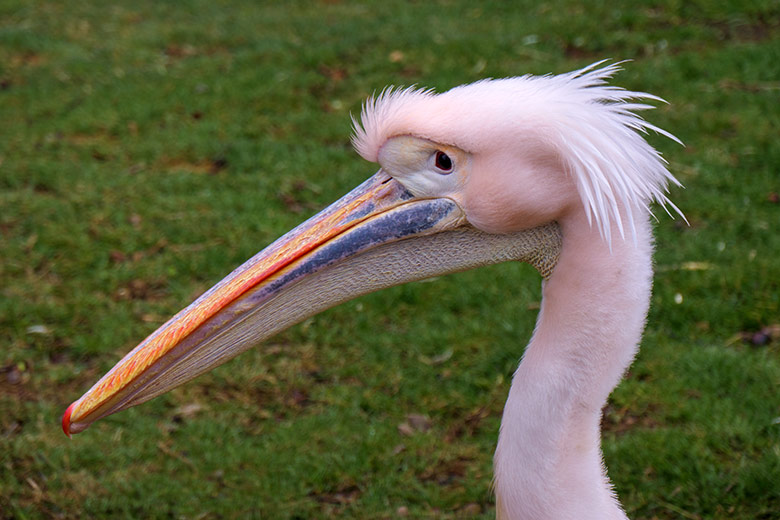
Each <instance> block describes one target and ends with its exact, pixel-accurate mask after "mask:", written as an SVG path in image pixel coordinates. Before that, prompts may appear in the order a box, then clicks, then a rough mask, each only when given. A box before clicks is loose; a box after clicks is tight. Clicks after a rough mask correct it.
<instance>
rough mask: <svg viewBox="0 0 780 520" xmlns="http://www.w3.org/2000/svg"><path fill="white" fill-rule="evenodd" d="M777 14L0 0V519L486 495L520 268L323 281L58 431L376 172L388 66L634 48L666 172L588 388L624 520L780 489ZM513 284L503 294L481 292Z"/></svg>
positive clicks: (390, 504)
mask: <svg viewBox="0 0 780 520" xmlns="http://www.w3.org/2000/svg"><path fill="white" fill-rule="evenodd" d="M779 36H780V9H778V7H777V4H776V3H775V2H771V1H759V0H756V1H753V2H743V1H739V2H737V1H731V2H707V1H704V0H700V1H692V2H676V1H672V0H668V1H662V2H652V3H650V2H617V3H616V2H593V3H591V4H589V6H588V7H587V8H585V7H583V6H581V5H580V4H579V3H576V2H569V1H564V0H555V1H552V2H547V3H544V4H537V3H535V2H519V3H511V4H510V3H503V2H496V3H495V4H492V3H479V4H475V3H474V2H460V1H446V2H445V1H442V2H419V3H406V2H377V3H376V4H375V5H367V4H364V3H350V2H338V1H336V2H320V3H313V2H285V3H278V4H276V3H267V4H263V3H249V2H245V3H238V2H235V3H234V2H221V1H220V2H211V1H209V2H206V1H198V0H193V1H187V2H176V3H173V2H171V3H166V2H152V1H139V2H135V3H132V4H129V3H119V4H115V3H105V2H51V1H49V2H43V1H41V2H27V1H21V0H3V1H2V2H0V115H1V116H2V124H1V125H0V251H1V252H2V254H1V255H0V259H1V260H0V291H1V292H0V294H1V295H2V296H1V297H0V345H1V347H0V517H2V518H19V519H22V518H31V519H32V518H104V517H111V518H171V517H175V518H246V517H249V518H252V517H256V518H261V517H262V518H328V517H331V516H338V517H342V518H368V519H370V518H395V517H401V516H407V517H409V518H461V517H480V518H491V517H492V516H493V514H494V512H493V511H494V503H493V498H492V496H491V493H490V478H491V456H492V449H493V447H494V445H495V440H496V433H497V428H498V424H499V420H500V415H501V410H502V405H503V402H504V399H505V396H506V392H507V389H508V385H509V379H510V376H511V374H512V371H513V369H514V368H515V366H516V363H517V360H518V358H519V356H520V354H521V353H522V345H524V344H525V342H526V341H527V338H528V337H529V335H530V333H531V330H532V327H533V323H534V319H535V313H536V311H535V310H534V305H533V304H534V302H537V301H538V298H539V294H538V277H537V275H536V274H535V273H534V272H533V270H532V269H531V268H529V267H528V266H522V265H509V264H507V265H499V266H493V267H490V268H486V269H482V270H479V271H474V272H468V273H463V274H461V275H457V276H452V277H444V278H440V279H436V280H434V281H432V282H429V283H417V284H411V285H408V286H403V287H397V288H394V289H390V290H387V291H384V292H382V293H378V294H374V295H369V296H367V297H364V298H361V299H359V300H356V301H353V302H350V303H348V304H345V305H343V306H341V307H339V308H336V309H333V310H331V311H329V312H326V313H324V314H322V315H320V316H317V317H315V318H312V319H310V320H307V321H306V322H305V323H303V324H302V325H299V326H297V327H294V328H293V329H291V330H289V331H287V332H285V333H283V334H281V335H279V336H278V337H276V338H275V339H274V340H273V341H272V342H270V343H269V344H267V345H264V346H262V347H260V348H257V349H253V350H251V351H250V352H248V353H246V354H244V355H243V356H241V357H240V358H239V359H237V360H235V361H234V362H231V363H229V364H228V365H226V366H224V367H221V368H219V369H217V370H216V371H214V372H213V373H211V374H209V375H207V376H204V377H202V378H200V379H199V380H197V381H196V382H193V383H190V384H188V385H186V386H184V387H182V388H179V389H177V390H175V391H173V392H172V393H170V394H168V395H166V396H163V397H161V398H158V399H156V400H154V401H152V402H150V403H148V404H145V405H143V406H141V407H138V408H135V409H132V410H129V411H127V412H123V413H121V414H118V415H116V416H114V417H112V418H109V419H107V420H104V421H101V422H100V423H97V424H96V425H95V426H93V427H92V428H91V429H90V430H89V431H88V432H87V433H84V434H83V435H81V436H79V437H77V438H75V439H74V440H73V441H69V440H68V439H66V438H65V437H64V436H63V435H62V433H61V431H60V428H59V418H60V415H61V413H62V411H63V410H64V408H65V407H66V406H67V404H68V403H70V402H71V401H72V400H73V399H75V398H77V397H78V396H79V395H81V393H82V392H83V391H84V390H86V389H87V388H88V387H89V386H90V385H91V384H92V383H93V382H94V381H95V380H96V379H97V378H98V377H99V376H100V375H101V374H102V373H103V372H104V371H106V370H107V369H108V368H110V366H112V365H113V363H114V362H115V361H116V360H117V359H118V358H119V357H120V356H121V355H122V354H123V353H125V352H126V351H127V350H129V349H130V348H132V347H133V346H134V345H135V344H136V343H137V342H138V340H140V339H141V338H143V337H144V336H145V335H146V334H148V333H149V332H151V331H152V330H153V329H155V328H156V327H157V326H158V325H159V324H160V323H161V322H162V321H164V320H165V319H166V318H167V317H168V316H169V315H171V314H172V313H174V312H176V311H177V310H178V309H179V308H181V307H182V306H183V305H185V304H186V303H188V302H189V301H190V300H191V299H192V298H193V297H195V296H196V295H198V294H199V293H200V292H202V291H203V290H205V289H206V288H208V287H209V286H210V285H211V284H212V283H214V282H216V281H217V280H219V279H220V278H221V277H222V276H223V275H225V274H226V273H228V272H229V271H230V270H231V269H232V268H233V267H235V266H236V265H238V264H239V263H241V262H242V261H243V260H245V259H246V258H248V257H249V256H251V255H252V254H253V253H255V252H256V251H257V250H258V249H260V248H261V247H262V246H263V245H265V244H267V243H269V242H270V241H271V240H272V239H273V238H275V237H276V236H278V235H279V234H281V233H282V232H284V231H286V230H287V229H289V228H290V227H292V226H293V225H295V224H296V223H298V222H299V221H301V220H302V219H303V218H305V217H306V216H308V215H310V214H311V213H313V212H314V211H315V210H317V209H318V208H320V207H322V206H324V205H326V204H327V203H329V202H330V201H332V200H335V199H336V198H337V197H338V196H340V195H341V194H342V193H344V192H345V191H346V190H347V189H349V188H350V187H352V186H354V185H356V184H357V183H358V182H359V181H360V180H362V179H364V178H365V177H367V176H368V175H369V174H370V173H372V171H373V168H374V166H373V165H369V164H366V163H365V162H363V161H361V160H359V159H357V158H356V155H355V153H354V152H353V151H352V150H351V148H350V145H349V139H348V135H349V132H350V120H349V114H350V113H353V114H354V113H356V112H358V111H359V107H360V103H361V101H362V100H363V99H364V98H365V97H366V96H367V95H369V94H370V93H372V92H374V91H375V90H378V89H381V88H382V87H383V86H385V85H386V84H396V85H410V84H419V85H424V86H429V87H434V88H436V89H439V90H442V89H446V88H449V87H452V86H455V85H458V84H461V83H464V82H469V81H473V80H476V79H478V78H482V77H487V76H492V77H502V76H511V75H517V74H523V73H526V72H530V73H547V72H564V71H568V70H572V69H574V68H578V67H581V66H584V65H586V64H588V63H591V62H593V61H596V60H598V59H601V58H614V59H632V60H633V62H631V63H628V64H626V66H625V68H626V70H625V72H623V73H621V74H620V75H619V77H618V78H617V79H616V82H617V84H619V85H621V86H624V87H626V88H629V89H637V90H646V91H649V92H652V93H655V94H658V95H660V96H662V97H664V98H665V99H667V100H668V101H669V102H670V104H669V105H663V106H660V107H659V108H658V110H656V111H654V112H653V113H651V114H648V117H649V118H650V119H651V121H652V122H653V123H655V124H657V125H659V126H661V127H663V128H666V129H669V130H670V131H672V132H673V133H675V134H676V135H677V136H679V137H680V138H681V139H682V140H683V141H685V143H686V147H685V148H682V147H679V146H677V145H674V144H673V143H671V142H666V141H665V140H663V139H661V138H657V137H651V141H652V143H653V144H654V145H656V146H657V147H658V148H659V149H660V150H661V151H662V152H663V153H664V155H665V157H666V158H668V160H669V161H670V165H671V170H672V171H673V172H674V173H675V174H676V175H677V176H678V177H679V178H680V179H681V180H682V182H683V183H684V184H685V185H686V187H687V189H685V190H674V191H673V193H672V198H673V200H674V201H675V202H676V204H677V205H678V206H680V207H681V208H682V209H683V210H684V211H685V213H686V215H687V217H688V219H689V221H690V223H691V225H690V227H686V226H684V225H682V224H681V223H680V222H679V221H672V220H670V219H668V218H667V217H665V216H663V215H661V216H660V218H659V222H658V224H657V254H656V263H657V275H656V280H655V293H654V296H653V301H652V307H651V311H650V316H649V320H648V331H647V333H646V335H645V339H644V342H643V345H642V350H641V353H640V355H639V357H638V359H637V360H636V362H635V364H634V365H633V367H632V369H631V371H630V373H629V375H628V377H627V379H626V380H625V381H624V382H623V383H622V384H621V385H620V386H619V387H618V389H617V390H616V391H615V392H614V393H613V395H612V397H611V399H610V403H609V405H608V407H607V408H606V410H605V419H604V426H605V432H604V443H603V444H604V452H605V458H606V462H607V465H608V467H609V468H610V475H611V477H612V479H613V481H614V483H615V487H616V490H617V492H618V494H619V495H620V497H621V499H622V501H623V503H624V504H625V507H626V509H627V511H628V512H629V515H630V516H631V517H632V518H636V519H666V518H689V519H705V518H706V519H709V518H716V519H726V518H728V519H760V518H762V519H768V518H778V515H780V513H778V512H779V511H780V484H779V483H780V424H778V422H779V421H778V417H780V401H779V400H778V398H777V396H778V393H780V337H779V336H780V332H778V323H780V302H779V300H780V288H779V287H778V281H780V261H778V253H780V235H778V233H777V230H778V228H779V227H780V204H779V203H778V191H780V183H779V182H778V179H779V177H778V171H780V144H778V139H777V136H778V131H779V130H780V109H778V106H780V73H779V72H778V65H777V64H778V62H780V47H778V46H777V40H778V37H779ZM507 287H510V288H512V294H507V290H506V288H507Z"/></svg>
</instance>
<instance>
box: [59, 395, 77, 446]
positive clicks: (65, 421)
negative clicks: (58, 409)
mask: <svg viewBox="0 0 780 520" xmlns="http://www.w3.org/2000/svg"><path fill="white" fill-rule="evenodd" d="M75 405H76V403H75V402H73V403H71V404H70V406H68V409H67V410H65V413H64V414H62V431H64V432H65V435H67V436H68V438H69V439H70V438H72V437H71V433H70V414H71V412H73V407H74V406H75Z"/></svg>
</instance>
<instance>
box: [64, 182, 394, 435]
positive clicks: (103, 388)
mask: <svg viewBox="0 0 780 520" xmlns="http://www.w3.org/2000/svg"><path fill="white" fill-rule="evenodd" d="M388 180H390V177H389V176H387V175H385V174H381V175H375V176H373V177H371V178H370V179H369V180H368V181H366V182H365V183H364V184H363V185H361V186H359V187H358V188H356V189H355V190H354V191H353V192H351V193H350V194H349V195H347V196H346V197H344V198H343V199H342V200H341V201H339V203H338V204H335V205H333V206H331V207H329V208H328V209H327V210H325V211H323V212H322V213H320V214H318V215H315V216H314V217H312V218H311V219H309V220H308V221H306V222H304V223H303V224H301V225H300V226H298V227H297V228H295V229H294V230H292V231H291V232H289V233H288V234H286V235H285V236H283V237H282V238H280V239H279V240H277V242H276V243H275V244H272V245H271V246H270V247H268V248H267V249H265V250H263V251H262V252H261V253H259V254H258V255H255V257H254V258H252V259H250V260H249V261H248V262H246V263H245V264H244V265H242V266H241V267H239V268H238V269H236V270H235V271H234V272H233V273H232V274H231V275H230V276H228V277H227V278H225V279H224V280H222V281H221V282H220V283H219V284H217V285H216V286H214V287H213V288H212V289H210V290H209V291H207V292H206V293H204V294H203V295H202V296H201V297H200V298H198V299H197V300H196V301H195V302H193V303H192V304H191V305H189V306H188V307H186V308H185V309H183V310H182V311H180V312H179V313H178V314H176V315H175V316H173V317H172V318H171V319H170V320H168V322H166V323H165V324H164V325H162V326H161V327H160V328H159V329H157V331H155V332H154V333H152V334H151V335H150V336H149V337H147V338H146V339H145V340H144V341H143V342H142V343H140V344H139V345H138V346H137V347H136V348H135V349H134V350H133V351H132V352H131V354H129V355H127V356H126V357H125V358H124V359H123V360H122V361H120V362H119V363H118V364H117V365H116V366H115V367H114V368H113V369H112V370H111V371H110V372H109V373H108V374H106V375H105V376H104V377H103V378H102V379H101V380H100V381H98V382H97V383H96V384H95V386H94V387H92V389H90V390H89V391H88V392H87V393H86V394H85V395H84V396H82V398H81V399H79V400H78V401H75V402H74V403H72V404H71V405H70V406H69V407H68V408H67V410H66V411H65V414H64V415H63V417H62V429H63V431H64V432H65V434H66V435H68V436H70V435H71V433H76V432H73V431H72V429H71V421H74V422H80V421H81V420H82V419H84V418H85V417H87V416H89V415H91V414H92V413H94V412H95V411H97V410H98V409H99V407H100V406H101V405H103V404H104V403H106V402H107V401H109V400H110V399H111V397H112V396H113V395H115V394H116V393H117V392H118V391H119V390H120V389H121V388H122V387H124V386H126V385H127V384H128V383H129V382H132V381H133V380H134V379H135V378H137V377H138V376H139V375H140V374H142V373H143V372H144V370H146V369H147V368H148V367H149V366H150V365H152V364H153V363H155V362H157V361H158V360H159V359H160V358H161V357H162V356H164V355H165V354H166V353H167V352H169V351H170V350H171V349H172V348H173V347H175V346H176V345H177V344H178V343H179V342H180V341H181V340H182V339H183V338H184V337H186V336H187V335H189V334H191V333H192V332H193V331H194V330H195V329H197V328H198V327H200V326H201V325H203V324H204V323H205V322H206V321H207V320H209V319H210V318H212V317H213V316H214V315H215V314H217V313H218V312H219V311H220V310H221V309H223V308H225V307H226V306H227V305H229V304H230V303H232V302H234V301H235V300H237V299H238V298H239V297H240V296H241V295H243V294H245V293H246V292H247V291H249V290H250V289H252V288H253V287H255V286H257V285H258V284H259V283H261V282H263V281H264V280H266V279H267V278H268V277H270V276H271V275H273V274H274V273H276V272H278V271H279V270H280V269H283V268H284V267H285V266H287V265H289V264H291V263H292V262H294V261H295V260H297V259H299V258H301V257H302V256H304V255H306V254H307V253H309V252H311V251H312V250H313V249H315V248H317V247H319V246H320V245H322V244H324V243H325V242H327V241H329V240H331V239H333V238H334V237H336V236H337V235H339V234H341V233H343V232H344V231H346V230H348V229H350V228H352V227H354V226H356V225H357V224H359V223H361V222H363V221H365V220H366V219H368V218H369V217H371V216H372V215H376V214H377V213H379V212H382V211H387V210H389V209H392V208H393V207H395V206H397V205H398V204H399V200H400V199H402V198H403V197H399V195H398V185H397V183H388V182H387V181H388ZM77 431H80V430H77Z"/></svg>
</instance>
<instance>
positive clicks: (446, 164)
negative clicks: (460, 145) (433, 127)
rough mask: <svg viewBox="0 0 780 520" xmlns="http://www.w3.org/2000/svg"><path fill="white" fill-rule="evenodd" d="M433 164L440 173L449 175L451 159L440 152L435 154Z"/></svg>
mask: <svg viewBox="0 0 780 520" xmlns="http://www.w3.org/2000/svg"><path fill="white" fill-rule="evenodd" d="M435 164H436V167H437V168H438V169H439V170H441V172H442V173H450V172H451V171H452V159H450V156H449V155H447V154H446V153H444V152H442V151H437V152H436V162H435Z"/></svg>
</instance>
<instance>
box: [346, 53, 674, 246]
mask: <svg viewBox="0 0 780 520" xmlns="http://www.w3.org/2000/svg"><path fill="white" fill-rule="evenodd" d="M604 63H605V62H604V61H600V62H596V63H593V64H592V65H589V66H587V67H585V68H583V69H580V70H577V71H573V72H569V73H566V74H560V75H557V76H552V75H548V76H521V77H515V78H506V79H486V80H482V81H478V82H476V83H472V84H469V85H462V86H459V87H455V88H453V89H452V90H449V91H447V92H444V93H441V94H436V93H434V92H433V91H431V90H424V89H418V88H416V87H409V88H405V89H401V88H387V89H385V90H383V91H382V92H381V93H380V94H379V95H378V96H372V97H370V98H369V99H368V100H367V101H366V102H365V104H364V105H363V109H362V112H361V115H360V121H359V122H358V121H357V120H355V119H354V118H353V125H354V135H353V138H352V143H353V145H354V147H355V149H356V150H357V152H358V153H359V154H360V155H361V156H362V157H363V158H365V159H367V160H369V161H372V162H376V160H377V156H378V153H379V150H380V148H381V147H382V145H383V144H384V143H385V142H386V141H387V139H389V138H391V137H394V136H398V135H414V136H417V137H422V138H426V139H430V140H432V141H435V142H440V143H443V144H449V145H454V146H457V147H459V148H461V149H463V150H465V151H467V152H470V153H472V154H478V153H489V152H490V151H491V150H495V149H496V148H497V147H505V146H517V144H518V143H520V142H523V141H524V140H531V139H534V140H535V141H537V142H540V141H541V142H544V143H546V144H547V145H549V146H551V147H553V148H554V149H555V150H556V151H557V153H558V154H559V155H560V157H561V158H562V160H563V163H564V164H565V165H566V168H567V172H568V173H569V174H570V175H571V176H572V177H573V178H574V180H575V183H576V185H577V189H578V192H579V195H580V199H581V200H582V203H583V205H584V206H585V208H586V212H587V215H588V219H589V221H590V222H591V225H595V226H597V227H598V229H599V231H600V233H601V236H602V238H603V239H604V240H606V241H607V242H610V243H611V240H612V237H611V231H610V230H611V227H612V226H611V225H612V224H613V223H614V224H615V225H616V228H617V230H618V232H619V233H620V235H621V237H623V238H624V237H625V230H624V223H623V221H622V218H621V214H620V207H621V205H622V206H623V207H624V208H626V212H627V215H626V217H627V220H629V226H633V218H632V211H637V210H642V211H644V210H647V208H648V207H649V205H650V204H651V203H652V202H656V203H658V204H660V205H662V206H663V207H664V209H665V210H666V212H667V213H669V214H670V215H672V214H673V213H676V214H678V215H680V216H681V217H682V218H683V219H684V218H685V216H684V215H683V214H682V212H681V211H680V210H679V209H678V208H677V207H676V206H675V205H674V204H673V203H672V202H671V201H670V200H669V198H668V197H667V193H668V185H669V183H672V184H674V185H676V186H680V183H679V181H678V180H677V179H676V178H675V177H674V176H673V175H672V174H671V173H670V172H669V171H668V169H667V168H666V161H664V159H663V157H662V156H661V155H660V153H658V152H657V151H656V150H655V149H654V148H653V147H652V146H650V144H648V143H647V141H646V140H645V139H644V137H643V135H645V134H647V133H649V132H654V133H656V134H659V135H662V136H664V137H666V138H668V139H671V140H673V141H675V142H677V143H680V144H682V143H681V142H680V140H679V139H677V138H676V137H675V136H674V135H672V134H671V133H669V132H667V131H665V130H663V129H661V128H658V127H657V126H655V125H653V124H651V123H648V122H647V121H645V120H644V119H643V118H642V117H640V116H639V115H638V114H637V112H641V111H644V110H648V109H650V108H653V106H652V105H648V104H647V103H646V102H647V101H651V102H660V103H665V101H664V100H663V99H661V98H659V97H657V96H654V95H652V94H647V93H645V92H632V91H629V90H625V89H623V88H620V87H616V86H611V85H608V84H607V81H608V80H609V79H611V78H612V76H613V75H614V74H615V73H617V72H618V71H620V70H621V67H620V65H621V64H622V63H623V62H618V63H614V64H610V65H605V66H602V65H604ZM629 232H630V233H631V234H632V235H634V237H635V231H634V230H633V229H632V228H631V229H629Z"/></svg>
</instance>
